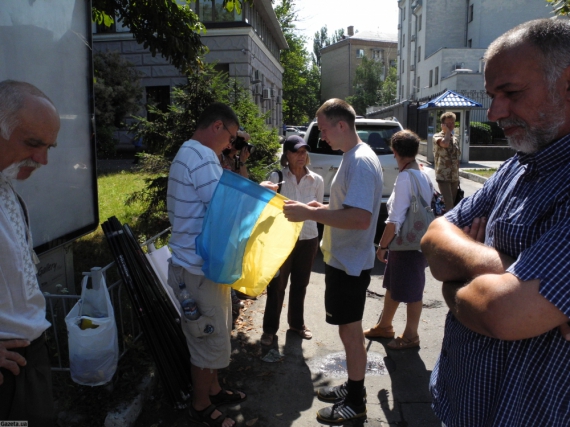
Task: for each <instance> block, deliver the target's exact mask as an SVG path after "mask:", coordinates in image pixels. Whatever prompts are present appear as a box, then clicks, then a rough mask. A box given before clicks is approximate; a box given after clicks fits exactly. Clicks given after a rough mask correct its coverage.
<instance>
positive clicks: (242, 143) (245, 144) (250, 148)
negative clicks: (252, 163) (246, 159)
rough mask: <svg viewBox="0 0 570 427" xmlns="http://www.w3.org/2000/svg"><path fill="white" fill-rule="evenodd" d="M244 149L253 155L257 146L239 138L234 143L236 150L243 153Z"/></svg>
mask: <svg viewBox="0 0 570 427" xmlns="http://www.w3.org/2000/svg"><path fill="white" fill-rule="evenodd" d="M243 147H247V151H249V153H250V154H251V153H253V150H254V149H255V145H253V144H250V143H249V142H247V141H246V140H245V139H244V138H242V137H241V136H238V137H237V138H236V140H235V142H234V148H235V149H236V150H238V151H241V150H242V148H243Z"/></svg>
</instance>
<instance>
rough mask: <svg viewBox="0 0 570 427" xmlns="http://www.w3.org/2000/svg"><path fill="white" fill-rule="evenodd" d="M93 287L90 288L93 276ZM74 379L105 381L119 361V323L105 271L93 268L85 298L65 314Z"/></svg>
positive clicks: (79, 381) (83, 293) (94, 382)
mask: <svg viewBox="0 0 570 427" xmlns="http://www.w3.org/2000/svg"><path fill="white" fill-rule="evenodd" d="M90 277H91V279H92V288H91V289H88V288H87V283H88V280H89V278H90ZM65 323H66V325H67V333H68V343H69V368H70V370H71V379H72V380H73V381H75V382H76V383H77V384H82V385H90V386H96V385H102V384H106V383H108V382H109V381H111V379H112V378H113V375H114V374H115V371H116V370H117V363H118V361H119V344H118V341H117V325H116V323H115V314H114V311H113V306H112V304H111V299H110V298H109V291H108V290H107V285H106V284H105V279H104V278H103V274H102V273H101V272H100V271H98V270H95V269H93V270H91V273H90V274H89V275H86V276H85V277H84V278H83V282H82V283H81V299H80V300H79V301H78V302H77V304H75V305H74V306H73V308H72V309H71V311H70V312H69V314H68V315H67V316H66V317H65Z"/></svg>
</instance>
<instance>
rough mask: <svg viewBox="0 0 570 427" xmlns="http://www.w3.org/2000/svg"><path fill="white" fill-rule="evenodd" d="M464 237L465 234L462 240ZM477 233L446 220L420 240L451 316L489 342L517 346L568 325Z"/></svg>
mask: <svg viewBox="0 0 570 427" xmlns="http://www.w3.org/2000/svg"><path fill="white" fill-rule="evenodd" d="M466 232H467V234H466ZM475 239H478V240H482V231H481V228H479V227H478V224H477V226H475V225H474V226H473V227H472V228H471V230H465V232H464V231H462V230H460V229H459V228H457V227H456V226H455V225H453V224H451V223H450V222H448V221H447V220H446V219H445V218H439V219H437V220H436V221H434V222H433V223H432V226H430V228H429V229H428V232H427V233H426V235H425V236H424V238H423V239H422V251H423V252H424V254H425V256H426V258H427V259H428V263H429V265H430V269H431V271H432V274H433V275H434V277H435V278H437V279H439V280H442V281H443V282H444V283H443V287H442V292H443V296H444V298H445V301H446V303H447V305H448V306H449V309H450V310H451V312H452V313H453V314H454V315H455V317H456V318H457V320H459V321H460V322H461V323H462V324H463V325H465V326H466V327H467V328H469V329H471V330H473V331H475V332H477V333H480V334H483V335H486V336H490V337H493V338H498V339H503V340H518V339H524V338H531V337H534V336H537V335H540V334H542V333H544V332H547V331H549V330H551V329H553V328H555V327H557V326H559V325H562V324H564V323H566V322H567V321H568V318H567V317H566V315H565V314H564V313H562V312H561V311H560V310H559V309H558V308H557V307H556V306H555V305H554V304H552V303H551V302H550V301H548V300H547V299H546V298H544V297H543V296H542V295H541V294H540V293H539V286H540V280H539V279H535V280H530V281H525V282H523V281H521V280H519V279H518V278H517V277H516V276H514V275H513V274H511V273H506V268H507V267H508V266H509V265H510V264H511V263H512V262H513V260H512V259H511V258H509V257H507V256H506V255H504V254H501V253H500V252H498V251H496V250H495V249H493V248H490V247H487V246H485V245H483V244H482V243H480V242H478V241H477V240H475Z"/></svg>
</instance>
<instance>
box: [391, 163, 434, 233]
mask: <svg viewBox="0 0 570 427" xmlns="http://www.w3.org/2000/svg"><path fill="white" fill-rule="evenodd" d="M406 172H407V173H402V172H400V173H399V174H398V177H397V178H396V182H394V190H392V194H391V195H390V198H389V199H388V202H387V203H386V206H387V208H388V219H387V220H386V224H387V223H389V222H391V223H394V224H396V234H398V233H399V232H400V227H401V226H402V224H403V223H404V221H405V220H406V213H407V212H408V208H409V207H410V204H411V202H412V185H414V187H415V184H414V183H413V181H412V180H411V178H410V176H409V173H413V174H414V176H415V177H416V178H417V180H418V182H419V184H420V191H419V193H420V195H421V196H422V197H423V199H424V200H425V202H426V203H427V204H428V205H431V199H432V197H433V185H432V183H431V180H430V179H429V176H428V175H427V174H426V173H425V172H423V171H419V170H417V169H406ZM415 191H416V192H417V191H418V189H415ZM418 202H419V200H418Z"/></svg>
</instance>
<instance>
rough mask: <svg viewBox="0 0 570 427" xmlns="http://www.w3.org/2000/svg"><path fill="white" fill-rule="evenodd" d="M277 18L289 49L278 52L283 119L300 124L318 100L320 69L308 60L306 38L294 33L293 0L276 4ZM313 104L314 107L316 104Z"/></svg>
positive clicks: (312, 110) (304, 120) (310, 117)
mask: <svg viewBox="0 0 570 427" xmlns="http://www.w3.org/2000/svg"><path fill="white" fill-rule="evenodd" d="M275 14H276V15H277V20H278V21H279V23H280V24H281V30H282V31H283V34H284V36H285V40H287V44H288V45H289V49H288V50H285V51H283V52H282V53H281V64H282V65H283V68H284V70H285V71H284V72H283V120H284V121H285V122H286V123H291V124H299V123H305V122H307V121H309V120H310V119H312V118H313V117H314V115H315V111H316V109H317V108H318V105H319V103H320V72H319V71H318V68H317V69H315V68H314V67H313V65H312V63H311V59H310V57H309V53H308V52H307V50H306V49H305V38H304V37H303V36H301V35H299V34H297V33H296V31H297V29H296V27H295V22H296V21H297V11H296V10H295V2H294V0H282V1H281V3H280V4H278V5H277V6H276V7H275ZM315 106H316V107H315Z"/></svg>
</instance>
